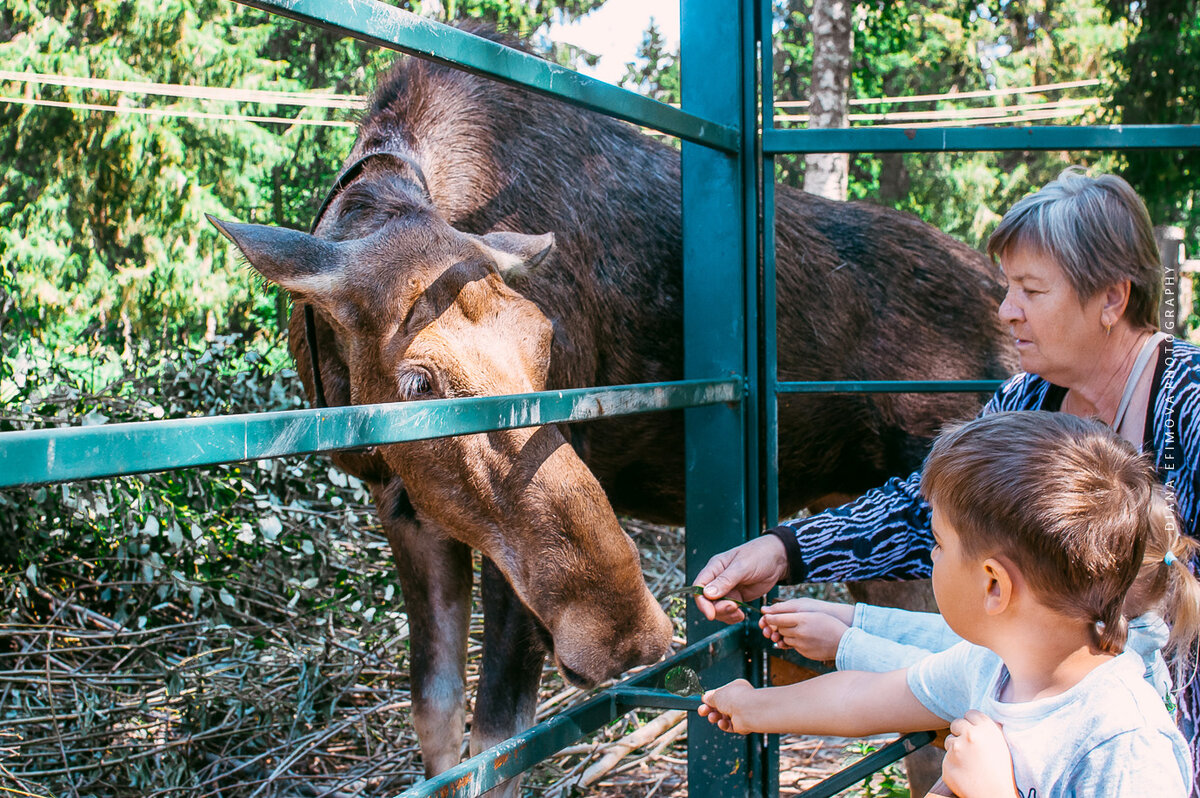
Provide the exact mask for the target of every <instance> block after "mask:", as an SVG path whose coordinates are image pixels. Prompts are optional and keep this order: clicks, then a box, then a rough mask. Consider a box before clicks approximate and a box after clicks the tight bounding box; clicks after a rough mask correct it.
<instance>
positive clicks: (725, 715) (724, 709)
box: [699, 679, 755, 734]
mask: <svg viewBox="0 0 1200 798" xmlns="http://www.w3.org/2000/svg"><path fill="white" fill-rule="evenodd" d="M754 693H755V690H754V686H753V685H751V684H750V682H748V681H746V680H745V679H737V680H735V681H732V682H730V683H729V684H727V685H725V686H724V687H718V688H717V689H716V690H709V691H708V692H707V693H705V694H704V696H703V698H701V699H700V700H701V701H703V703H702V704H700V709H699V712H700V717H703V718H708V722H709V723H715V724H717V728H719V729H720V730H721V731H727V732H733V733H734V734H749V733H750V732H752V731H754V729H753V728H751V719H750V717H749V715H751V714H753V713H752V712H749V711H748V710H749V705H750V703H751V699H752V698H753V697H754Z"/></svg>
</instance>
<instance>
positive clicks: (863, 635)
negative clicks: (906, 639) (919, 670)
mask: <svg viewBox="0 0 1200 798" xmlns="http://www.w3.org/2000/svg"><path fill="white" fill-rule="evenodd" d="M932 653H933V652H932V651H930V650H928V649H925V648H920V647H919V646H909V645H905V644H904V643H897V642H896V641H895V640H889V639H887V638H886V637H880V636H878V635H873V634H871V633H870V632H866V631H864V630H862V629H860V628H858V627H856V626H852V627H850V628H849V629H847V630H846V631H845V632H844V633H843V634H842V639H841V640H840V641H838V649H837V658H836V659H835V660H834V664H835V665H836V666H837V669H838V670H839V671H873V672H875V673H884V672H886V671H894V670H899V669H900V668H907V667H908V666H909V665H914V664H916V663H918V662H920V661H921V660H923V659H925V658H926V657H928V656H929V655H930V654H932Z"/></svg>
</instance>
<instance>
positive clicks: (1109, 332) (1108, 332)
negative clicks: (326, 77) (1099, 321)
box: [1104, 324, 1112, 335]
mask: <svg viewBox="0 0 1200 798" xmlns="http://www.w3.org/2000/svg"><path fill="white" fill-rule="evenodd" d="M1104 334H1105V335H1112V325H1111V324H1105V325H1104Z"/></svg>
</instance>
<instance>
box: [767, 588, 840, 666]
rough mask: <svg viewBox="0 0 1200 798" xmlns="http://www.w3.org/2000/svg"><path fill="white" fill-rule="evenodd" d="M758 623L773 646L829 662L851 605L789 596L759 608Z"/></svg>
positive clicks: (834, 656) (834, 655)
mask: <svg viewBox="0 0 1200 798" xmlns="http://www.w3.org/2000/svg"><path fill="white" fill-rule="evenodd" d="M762 612H763V617H762V618H760V619H759V621H758V625H759V627H760V628H761V629H762V630H763V636H764V637H767V638H769V639H770V640H771V642H772V643H774V644H775V645H777V646H785V647H787V648H792V649H795V650H796V651H799V652H800V653H801V654H803V655H804V656H806V657H809V658H810V659H818V660H824V661H831V660H833V659H835V658H836V657H837V650H838V643H840V642H841V640H842V635H844V634H845V633H846V630H847V629H849V628H850V624H851V623H853V622H854V605H852V604H835V603H834V602H831V601H818V600H817V599H807V598H801V599H792V600H790V601H780V602H778V603H776V604H771V605H769V606H766V607H763V610H762Z"/></svg>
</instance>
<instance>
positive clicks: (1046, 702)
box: [700, 411, 1191, 798]
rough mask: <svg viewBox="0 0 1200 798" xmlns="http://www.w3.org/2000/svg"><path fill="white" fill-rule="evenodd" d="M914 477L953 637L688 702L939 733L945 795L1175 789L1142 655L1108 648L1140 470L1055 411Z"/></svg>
mask: <svg viewBox="0 0 1200 798" xmlns="http://www.w3.org/2000/svg"><path fill="white" fill-rule="evenodd" d="M921 488H922V491H923V492H924V494H925V495H926V497H927V498H928V499H929V502H930V505H931V506H932V508H933V533H934V538H935V541H936V544H937V545H936V547H935V548H934V551H933V561H934V567H933V588H934V595H935V597H936V598H937V603H938V608H939V609H940V610H941V613H942V616H943V617H944V618H945V620H946V622H947V623H948V624H949V626H950V628H951V629H952V630H953V631H954V632H955V633H956V634H958V635H959V636H960V637H962V638H963V639H964V642H962V643H960V644H958V645H956V646H954V647H952V648H950V649H948V650H947V651H943V652H940V653H937V654H933V655H931V656H930V657H928V658H926V659H924V660H922V661H921V662H919V663H917V664H916V665H913V666H911V667H910V668H908V669H906V670H895V671H891V672H888V673H866V672H858V671H839V672H837V673H831V674H828V675H825V676H821V677H818V678H816V679H812V680H810V681H807V682H802V683H800V684H795V685H789V686H787V687H775V688H765V689H759V690H756V689H754V688H753V687H751V686H750V684H749V683H748V682H746V681H744V680H738V681H736V682H732V683H730V684H727V685H725V686H724V687H721V688H719V689H717V690H713V691H710V692H708V693H706V694H705V696H704V705H703V706H701V708H700V714H701V715H704V716H707V717H708V718H709V720H710V721H711V722H713V723H716V724H717V725H718V726H719V727H720V728H722V729H724V730H725V731H732V732H737V733H741V734H745V733H749V732H766V733H772V732H774V733H801V734H830V735H840V736H848V737H859V736H864V735H869V734H878V733H883V732H896V731H898V732H907V731H916V730H920V729H938V728H944V727H945V725H946V723H947V722H950V732H951V734H950V737H948V738H947V741H946V759H945V762H944V765H943V780H944V781H945V782H946V785H947V786H948V787H949V788H950V789H951V790H953V791H954V793H955V794H956V795H958V796H960V798H979V797H980V796H1005V798H1011V797H1012V796H1020V798H1059V797H1060V796H1061V797H1062V798H1067V796H1073V797H1077V798H1082V796H1126V795H1138V796H1142V795H1146V796H1154V797H1155V798H1175V797H1176V796H1178V798H1184V796H1186V795H1187V794H1188V785H1189V784H1190V783H1191V764H1190V762H1189V761H1188V755H1187V747H1186V745H1185V743H1184V740H1183V738H1182V736H1181V735H1180V734H1179V732H1178V731H1177V730H1176V729H1175V726H1174V724H1173V723H1172V722H1171V718H1170V717H1169V715H1168V714H1167V711H1166V709H1165V707H1164V706H1163V702H1162V701H1161V699H1160V698H1159V697H1158V695H1157V694H1156V693H1155V691H1154V689H1153V688H1151V687H1150V686H1149V685H1147V684H1146V682H1145V681H1144V680H1143V679H1142V673H1143V664H1142V661H1141V659H1140V658H1139V657H1138V656H1137V655H1136V654H1135V653H1132V652H1129V653H1121V650H1122V646H1123V645H1124V642H1125V634H1126V621H1125V619H1124V618H1123V617H1122V615H1121V609H1122V605H1123V603H1124V600H1125V595H1126V593H1127V591H1128V590H1129V587H1130V585H1131V584H1132V583H1133V580H1134V577H1135V576H1136V575H1137V573H1138V568H1139V567H1140V565H1141V562H1142V554H1143V550H1144V548H1145V541H1146V539H1147V537H1148V535H1149V532H1150V525H1151V524H1152V523H1153V514H1152V513H1151V512H1150V507H1151V502H1152V497H1153V495H1154V477H1153V474H1152V473H1151V472H1150V469H1149V467H1148V465H1147V464H1146V463H1145V461H1143V460H1142V459H1141V458H1140V457H1138V456H1137V454H1136V453H1135V452H1134V451H1133V449H1132V448H1131V447H1130V446H1129V445H1128V444H1126V443H1125V442H1124V441H1121V440H1120V439H1118V438H1117V437H1116V436H1115V435H1113V434H1112V433H1111V432H1110V431H1109V430H1108V429H1107V428H1105V427H1103V426H1101V425H1099V424H1097V423H1095V422H1091V421H1086V420H1083V419H1079V418H1076V417H1074V416H1070V415H1068V414H1065V413H1043V412H1032V411H1025V412H1021V413H997V414H994V415H989V416H985V417H983V418H980V419H977V420H975V421H973V422H970V423H968V424H965V425H963V426H960V427H958V428H956V429H953V430H951V431H949V432H947V433H945V434H943V435H942V436H941V437H940V438H939V439H938V441H937V443H936V444H935V445H934V448H933V451H932V452H931V453H930V455H929V458H928V459H927V460H926V464H925V471H924V473H923V475H922V482H921Z"/></svg>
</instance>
